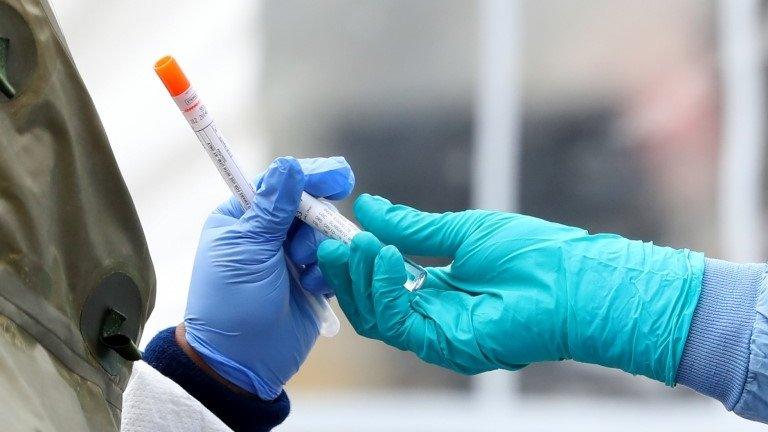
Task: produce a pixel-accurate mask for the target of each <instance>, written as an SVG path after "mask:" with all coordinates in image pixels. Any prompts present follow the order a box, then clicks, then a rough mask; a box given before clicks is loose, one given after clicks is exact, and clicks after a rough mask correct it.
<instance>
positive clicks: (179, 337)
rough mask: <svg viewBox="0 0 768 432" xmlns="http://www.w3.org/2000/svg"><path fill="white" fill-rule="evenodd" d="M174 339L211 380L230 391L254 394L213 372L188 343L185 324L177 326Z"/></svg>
mask: <svg viewBox="0 0 768 432" xmlns="http://www.w3.org/2000/svg"><path fill="white" fill-rule="evenodd" d="M174 338H175V340H176V344H178V345H179V348H181V350H182V351H184V354H186V355H187V357H189V359H190V360H192V362H193V363H195V365H196V366H197V367H199V368H200V369H201V370H202V371H203V372H205V373H206V374H207V375H209V376H210V377H211V378H213V379H214V380H216V381H217V382H219V383H220V384H222V385H224V386H226V387H227V388H228V389H230V390H232V391H234V392H236V393H242V394H252V393H250V392H249V391H247V390H245V389H243V388H241V387H239V386H237V385H236V384H235V383H233V382H231V381H229V380H228V379H226V378H224V377H223V376H221V375H219V373H217V372H216V371H215V370H213V368H212V367H210V366H209V365H208V363H206V362H205V360H203V358H202V357H201V356H200V354H198V353H197V351H195V349H194V348H192V345H190V344H189V342H188V341H187V331H186V328H185V327H184V323H183V322H182V323H180V324H179V325H177V326H176V329H175V330H174Z"/></svg>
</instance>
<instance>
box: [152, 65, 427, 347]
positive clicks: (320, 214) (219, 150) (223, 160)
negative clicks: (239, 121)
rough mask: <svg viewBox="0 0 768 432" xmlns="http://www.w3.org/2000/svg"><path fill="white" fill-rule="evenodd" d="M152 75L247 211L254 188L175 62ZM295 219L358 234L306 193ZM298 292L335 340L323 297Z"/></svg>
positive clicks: (331, 231) (411, 269) (413, 271)
mask: <svg viewBox="0 0 768 432" xmlns="http://www.w3.org/2000/svg"><path fill="white" fill-rule="evenodd" d="M155 72H156V73H157V75H158V76H159V77H160V80H161V81H162V82H163V84H164V85H165V87H166V88H167V89H168V92H169V93H170V94H171V96H172V97H173V100H174V101H175V102H176V105H177V106H178V107H179V109H180V110H181V112H182V113H183V114H184V117H185V118H186V119H187V122H188V123H189V125H190V126H191V127H192V130H193V131H194V132H195V134H196V135H197V138H198V140H200V143H201V144H202V145H203V147H204V148H205V150H206V152H207V153H208V156H210V158H211V160H212V161H213V163H214V164H215V165H216V168H217V169H218V170H219V173H220V174H221V176H222V178H223V179H224V181H225V182H226V183H227V186H229V189H230V190H231V191H232V194H233V195H234V196H236V197H237V199H238V201H240V204H241V205H242V206H243V209H245V210H247V209H249V208H250V207H251V202H253V198H254V196H255V195H256V191H255V189H254V186H253V184H252V183H251V182H250V180H249V178H248V177H247V176H246V175H245V174H244V173H243V171H242V170H241V169H240V167H239V166H238V164H237V162H236V160H235V157H234V154H233V153H232V151H231V150H230V149H229V146H228V145H227V141H226V139H225V138H224V135H222V133H221V131H220V130H219V128H218V127H217V126H216V122H215V121H214V120H213V116H212V115H211V113H210V111H208V109H207V108H206V107H205V104H204V103H203V102H202V100H201V99H200V97H199V96H198V95H197V92H196V91H195V89H194V88H193V87H192V86H191V85H190V83H189V80H188V79H187V77H186V76H185V75H184V72H182V70H181V68H180V67H179V65H178V63H176V60H175V59H174V58H173V57H171V56H165V57H163V58H161V59H160V60H158V61H157V63H155ZM296 216H297V217H298V218H299V219H301V220H302V221H304V222H305V223H307V224H308V225H310V226H312V227H313V228H315V229H317V230H319V231H320V232H322V233H323V234H325V235H326V236H328V237H331V238H334V239H336V240H339V241H342V242H345V243H349V242H351V241H352V237H354V236H355V234H357V233H358V232H360V228H358V227H357V225H355V224H354V223H352V222H350V221H349V220H348V219H347V218H345V217H344V216H343V215H341V214H340V213H338V211H336V208H335V207H333V205H331V204H330V203H328V202H325V201H324V200H320V199H317V198H315V197H313V196H311V195H309V194H307V193H306V192H304V193H302V195H301V201H300V203H299V209H298V212H297V214H296ZM290 267H292V266H290ZM406 270H407V273H408V280H407V282H406V283H405V285H404V286H405V288H406V289H408V290H410V291H412V290H416V289H418V288H420V287H421V285H422V284H423V283H424V279H425V278H426V271H425V270H424V269H423V268H422V267H420V266H419V265H418V264H415V263H413V262H411V261H410V260H407V259H406ZM291 271H292V272H294V273H295V271H296V270H295V268H291ZM301 291H302V292H303V293H304V294H305V295H306V297H307V299H308V300H309V304H310V306H311V307H312V310H313V312H314V314H315V317H316V318H317V321H318V324H319V325H318V327H319V328H320V334H321V335H323V336H326V337H332V336H335V335H336V334H337V333H338V332H339V319H338V318H337V317H336V315H335V314H334V313H333V310H332V309H331V307H330V305H329V304H328V300H327V299H326V298H325V296H322V295H313V294H310V293H309V292H308V291H306V290H303V289H302V290H301Z"/></svg>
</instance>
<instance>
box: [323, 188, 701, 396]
mask: <svg viewBox="0 0 768 432" xmlns="http://www.w3.org/2000/svg"><path fill="white" fill-rule="evenodd" d="M355 213H356V215H357V218H358V220H359V221H360V222H361V224H362V225H363V227H364V228H365V229H367V230H368V231H370V232H363V233H360V234H358V235H357V236H355V238H354V239H353V241H352V244H351V245H350V246H349V247H348V246H346V245H344V244H342V243H339V242H337V241H335V240H326V241H325V242H323V243H322V244H321V245H320V248H319V250H318V256H319V259H320V266H321V269H322V270H323V273H324V275H325V276H326V278H327V279H328V280H329V281H330V282H331V284H332V285H333V286H334V287H335V288H336V296H337V299H338V301H339V305H340V306H341V308H342V309H343V310H344V313H345V314H346V315H347V318H348V319H349V320H350V322H351V323H352V325H353V326H354V327H355V329H356V330H357V331H358V333H360V334H362V335H364V336H368V337H372V338H376V339H380V340H382V341H384V342H386V343H388V344H390V345H393V346H395V347H398V348H400V349H404V350H409V351H413V352H414V353H416V354H417V355H418V356H419V357H420V358H422V359H423V360H425V361H427V362H430V363H435V364H438V365H441V366H444V367H447V368H450V369H453V370H455V371H458V372H462V373H478V372H483V371H488V370H492V369H499V368H501V369H508V370H516V369H519V368H521V367H523V366H525V365H526V364H529V363H532V362H539V361H547V360H561V359H575V360H578V361H582V362H587V363H596V364H601V365H605V366H610V367H616V368H620V369H623V370H625V371H628V372H631V373H633V374H643V375H646V376H649V377H651V378H654V379H657V380H660V381H663V382H665V383H667V384H668V385H672V384H673V383H674V377H675V372H676V370H677V366H678V364H679V361H680V358H681V355H682V352H683V348H684V345H685V340H686V336H687V334H688V330H689V327H690V322H691V317H692V315H693V311H694V309H695V307H696V302H697V300H698V296H699V291H700V287H701V279H702V274H703V271H704V257H703V255H701V254H700V253H694V252H691V251H688V250H676V249H671V248H666V247H659V246H654V245H653V244H651V243H643V242H640V241H631V240H627V239H625V238H622V237H620V236H617V235H611V234H598V235H589V233H587V232H586V231H585V230H582V229H578V228H572V227H568V226H564V225H559V224H556V223H551V222H547V221H544V220H541V219H536V218H533V217H528V216H523V215H518V214H510V213H501V212H491V211H480V210H470V211H465V212H461V213H445V214H432V213H423V212H420V211H417V210H414V209H411V208H408V207H405V206H399V205H398V206H394V205H392V204H391V203H390V202H389V201H387V200H385V199H383V198H379V197H372V196H369V195H363V196H361V197H360V198H359V199H358V200H357V202H356V203H355ZM371 233H373V234H375V235H376V236H378V238H379V239H381V241H382V242H384V243H387V244H390V245H394V246H397V247H398V248H400V250H402V251H403V252H404V253H408V254H414V255H433V256H445V257H451V258H453V262H452V264H451V265H450V266H447V267H441V268H429V269H427V270H428V277H427V280H426V282H425V284H424V286H423V287H422V288H421V289H420V290H418V291H416V292H408V291H406V290H405V289H403V288H402V284H403V282H404V281H405V280H406V279H405V278H406V274H405V270H404V267H403V258H402V256H401V255H400V252H399V251H398V249H396V248H395V247H394V246H386V247H383V245H382V244H381V242H379V240H378V239H377V238H376V237H374V235H373V234H371Z"/></svg>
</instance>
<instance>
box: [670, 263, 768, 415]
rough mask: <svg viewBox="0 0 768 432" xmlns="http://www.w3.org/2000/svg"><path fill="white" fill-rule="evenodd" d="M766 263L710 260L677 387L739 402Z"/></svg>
mask: <svg viewBox="0 0 768 432" xmlns="http://www.w3.org/2000/svg"><path fill="white" fill-rule="evenodd" d="M765 271H766V266H765V265H764V264H734V263H730V262H727V261H721V260H713V259H707V260H706V266H705V270H704V278H703V281H702V286H701V295H700V296H699V301H698V304H697V306H696V310H695V312H694V315H693V319H692V320H691V328H690V331H689V334H688V338H687V340H686V344H685V349H684V351H683V356H682V358H681V360H680V365H679V367H678V370H677V377H676V382H677V383H679V384H683V385H685V386H687V387H690V388H692V389H694V390H696V391H697V392H699V393H702V394H705V395H707V396H710V397H713V398H715V399H717V400H719V401H721V402H722V403H723V404H724V405H725V406H726V408H727V409H729V410H730V409H733V407H734V406H735V405H736V403H737V402H738V400H739V398H740V396H741V393H742V390H743V388H744V383H745V381H746V376H747V370H748V368H749V357H750V340H751V336H752V329H753V327H754V323H755V318H756V312H755V305H756V302H757V295H758V290H759V287H760V284H761V282H762V280H763V278H764V274H765Z"/></svg>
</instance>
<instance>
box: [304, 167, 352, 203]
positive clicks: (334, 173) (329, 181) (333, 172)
mask: <svg viewBox="0 0 768 432" xmlns="http://www.w3.org/2000/svg"><path fill="white" fill-rule="evenodd" d="M299 163H300V164H301V169H302V171H303V172H304V176H305V178H306V182H305V184H304V190H305V191H307V193H308V194H310V195H312V196H315V197H321V198H327V199H330V200H339V199H343V198H346V197H347V195H349V194H350V193H351V192H352V189H353V188H354V187H355V174H354V173H353V172H352V167H350V166H349V163H347V160H346V159H344V158H343V157H341V156H334V157H329V158H310V159H299Z"/></svg>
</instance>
